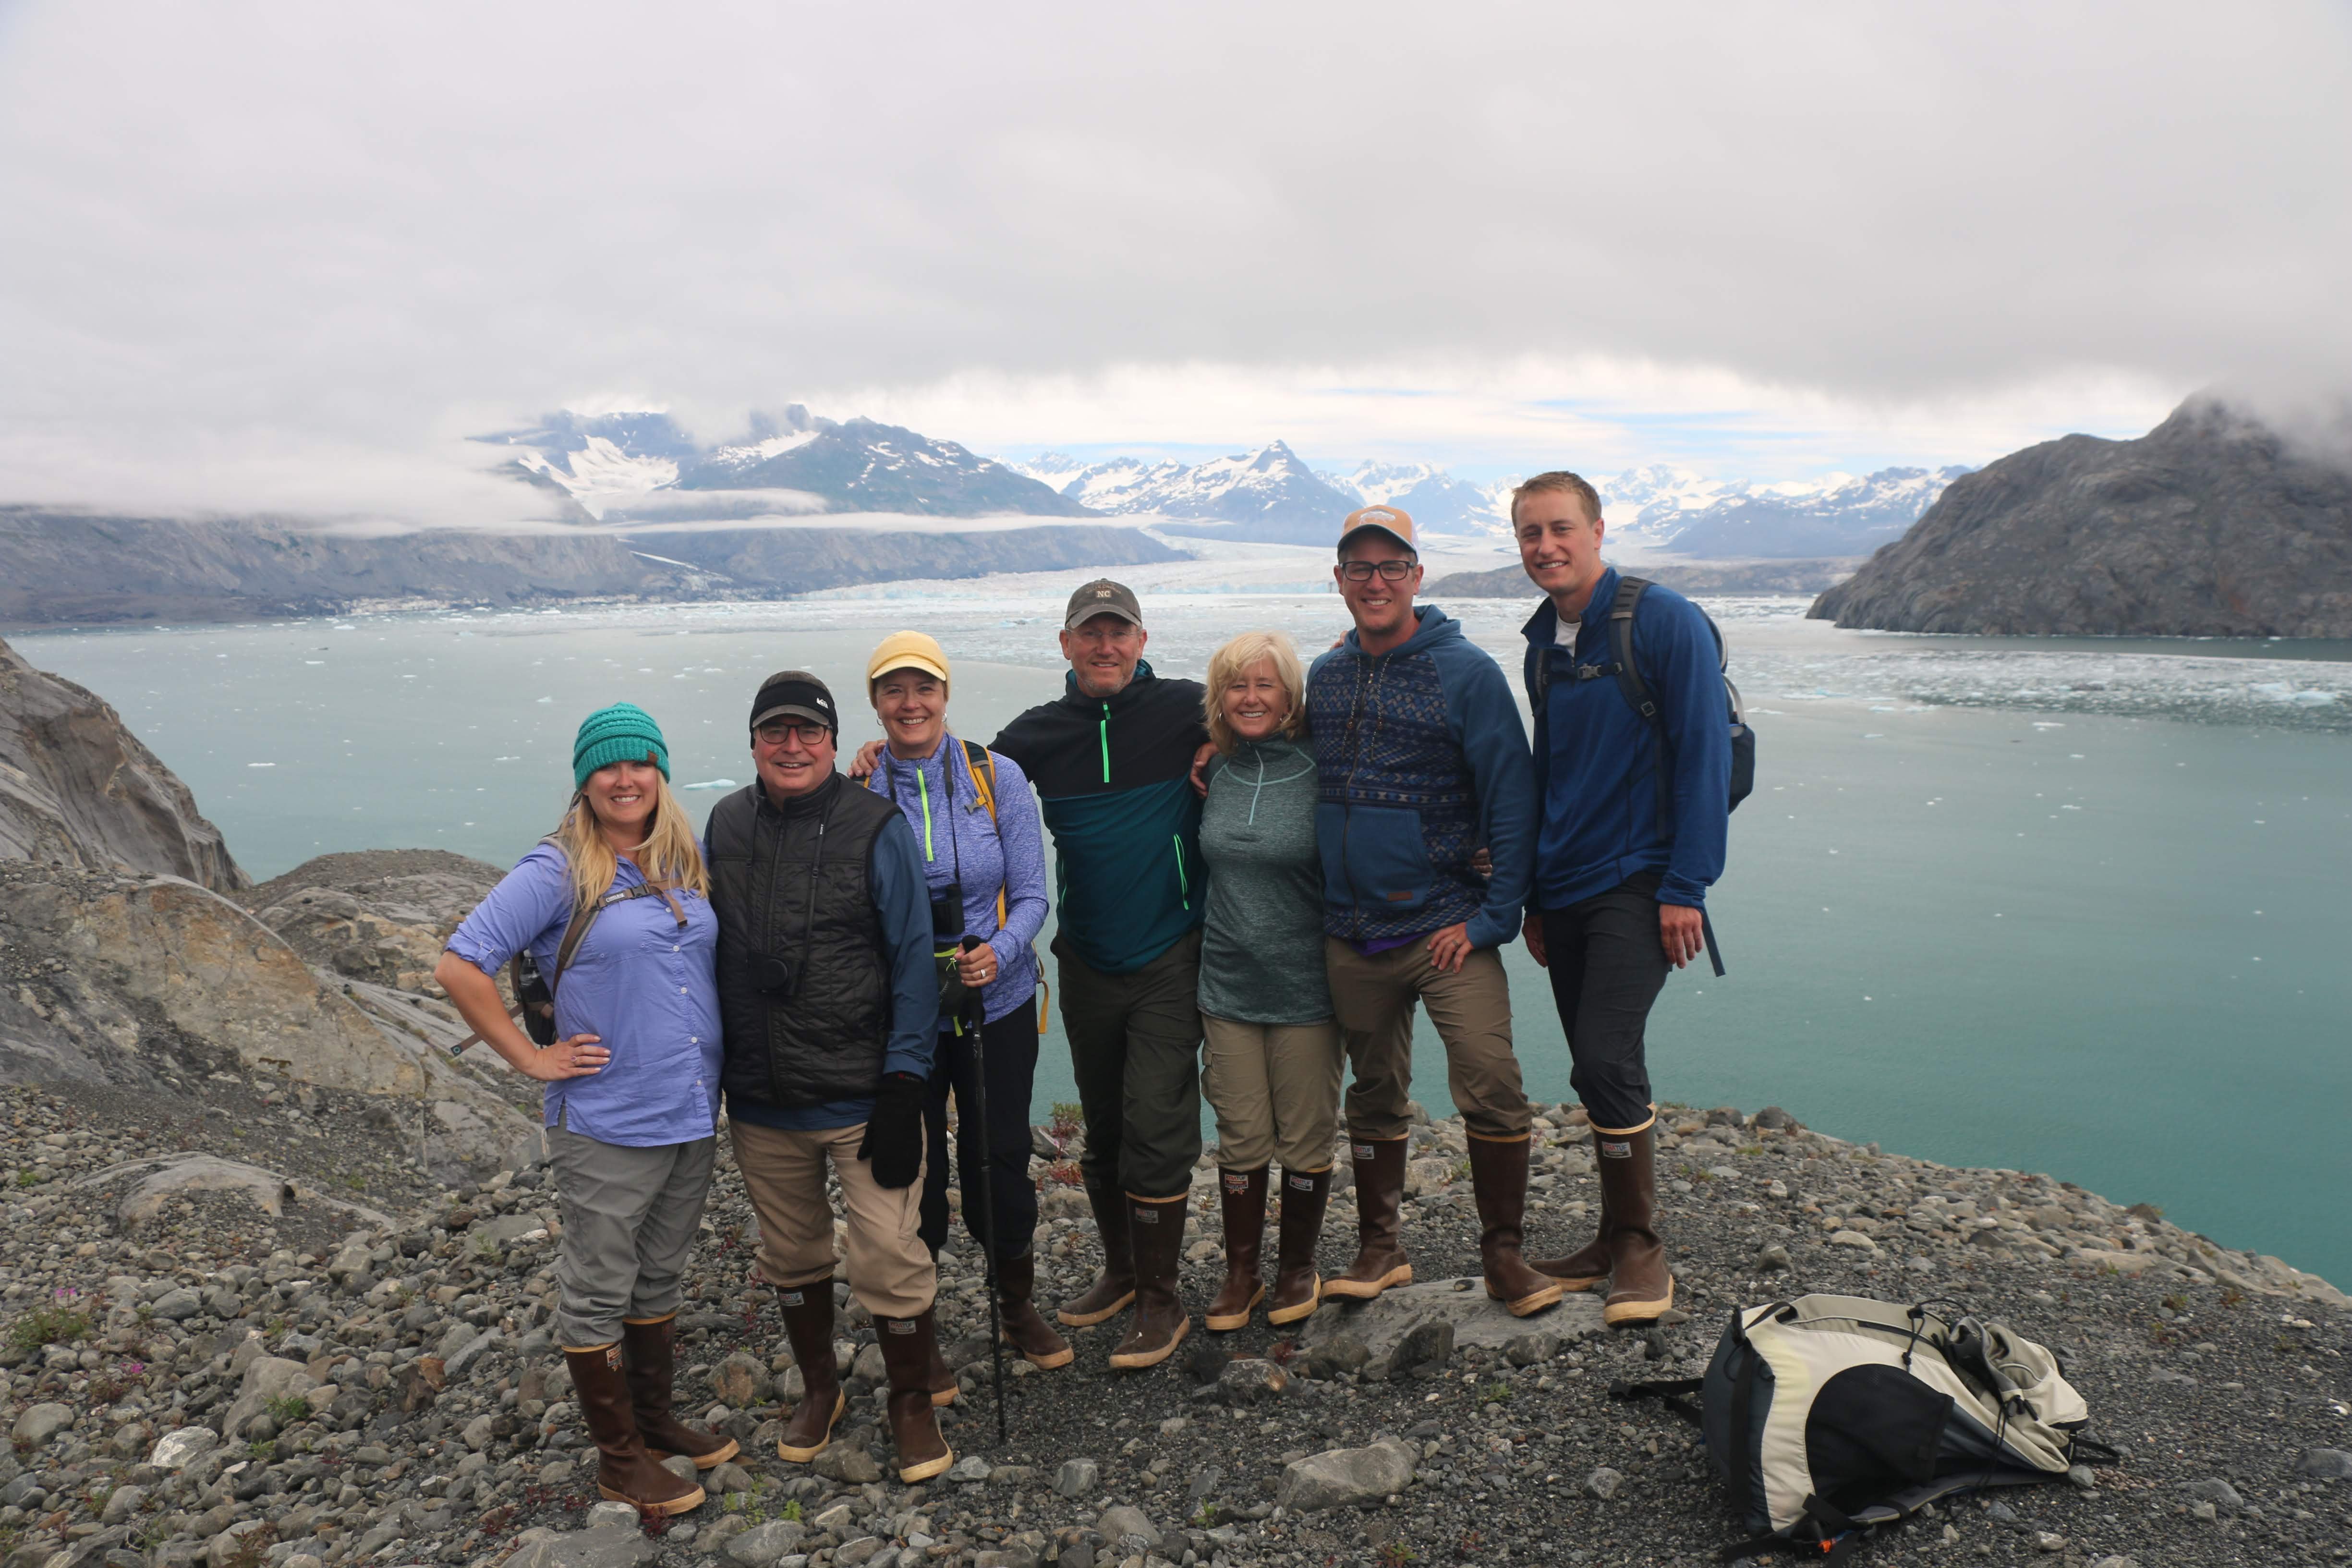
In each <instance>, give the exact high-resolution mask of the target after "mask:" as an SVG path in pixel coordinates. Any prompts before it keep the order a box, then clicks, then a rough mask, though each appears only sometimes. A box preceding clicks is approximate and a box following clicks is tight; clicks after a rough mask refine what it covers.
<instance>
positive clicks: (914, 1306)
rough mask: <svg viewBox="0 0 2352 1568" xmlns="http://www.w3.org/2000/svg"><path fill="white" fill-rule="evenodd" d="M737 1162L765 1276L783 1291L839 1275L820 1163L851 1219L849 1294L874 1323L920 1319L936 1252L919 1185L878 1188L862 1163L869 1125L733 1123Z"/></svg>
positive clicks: (932, 1288)
mask: <svg viewBox="0 0 2352 1568" xmlns="http://www.w3.org/2000/svg"><path fill="white" fill-rule="evenodd" d="M728 1125H729V1127H730V1129H731V1130H732V1131H733V1132H734V1135H735V1164H736V1167H737V1168H738V1169H739V1170H740V1171H741V1172H742V1173H743V1191H744V1193H745V1194H747V1195H748V1196H749V1197H750V1198H751V1209H752V1212H753V1213H755V1214H757V1215H759V1216H760V1275H761V1278H762V1279H766V1280H767V1281H768V1283H769V1284H771V1285H781V1286H783V1287H785V1288H787V1289H789V1288H791V1287H793V1286H795V1285H814V1284H815V1283H816V1282H817V1281H818V1280H821V1279H832V1278H833V1264H834V1254H833V1207H832V1205H829V1204H828V1203H826V1202H825V1197H824V1166H825V1162H826V1161H827V1160H831V1161H832V1162H833V1171H834V1174H835V1176H837V1177H839V1178H840V1181H841V1206H842V1207H843V1208H844V1209H845V1210H847V1211H848V1213H847V1218H848V1221H849V1288H850V1289H852V1290H855V1291H856V1293H857V1299H858V1300H859V1301H861V1302H863V1303H864V1304H865V1307H866V1310H867V1311H869V1312H871V1313H873V1314H874V1315H875V1316H876V1317H877V1318H912V1317H917V1316H919V1315H920V1314H921V1313H922V1312H923V1311H924V1310H925V1309H927V1308H929V1306H930V1304H931V1298H932V1296H933V1295H934V1294H936V1293H937V1291H938V1289H939V1275H938V1273H937V1271H936V1270H935V1269H934V1268H933V1267H932V1265H931V1254H930V1249H929V1248H928V1247H925V1246H924V1245H923V1240H922V1237H920V1236H919V1235H917V1234H916V1230H917V1226H919V1223H920V1221H921V1219H922V1205H923V1183H922V1178H921V1177H920V1176H917V1177H916V1179H915V1181H914V1182H913V1183H912V1184H909V1185H908V1186H906V1187H904V1188H901V1189H900V1190H898V1191H897V1192H892V1191H891V1190H890V1189H889V1188H887V1187H883V1186H879V1185H877V1184H876V1183H875V1180H874V1167H873V1166H872V1165H870V1164H868V1163H866V1162H865V1161H864V1160H861V1159H859V1158H858V1157H857V1145H858V1143H859V1142H862V1141H863V1140H864V1138H865V1137H866V1124H865V1123H864V1122H862V1121H861V1122H859V1123H858V1124H857V1125H856V1126H855V1127H827V1128H824V1129H822V1130H820V1131H814V1132H786V1131H782V1130H780V1129H778V1128H773V1127H761V1126H759V1125H757V1124H755V1123H752V1122H749V1121H730V1123H729V1124H728Z"/></svg>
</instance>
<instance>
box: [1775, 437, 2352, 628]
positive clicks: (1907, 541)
mask: <svg viewBox="0 0 2352 1568" xmlns="http://www.w3.org/2000/svg"><path fill="white" fill-rule="evenodd" d="M1808 613H1809V614H1810V615H1811V616H1812V618H1814V619H1816V620H1833V621H1835V622H1836V623H1837V624H1838V625H1840V626H1864V627H1870V628H1873V629H1875V630H1880V631H1906V632H1969V633H1979V634H1991V635H1999V636H2044V637H2046V636H2084V635H2087V636H2100V637H2128V636H2161V637H2352V468H2347V467H2342V466H2338V465H2337V464H2336V463H2333V462H2330V461H2328V460H2326V459H2323V458H2320V457H2318V456H2316V455H2315V454H2313V453H2311V452H2308V451H2305V449H2303V448H2302V447H2297V446H2294V445H2293V444H2290V443H2289V442H2288V441H2286V440H2284V439H2283V438H2282V437H2280V436H2278V435H2277V434H2276V433H2274V432H2273V431H2271V430H2269V429H2266V428H2264V427H2263V426H2261V425H2258V424H2255V423H2254V422H2252V420H2250V419H2249V418H2247V417H2245V416H2242V415H2241V414H2239V413H2237V412H2236V411H2234V410H2232V409H2231V408H2229V407H2226V406H2224V405H2221V404H2220V403H2218V402H2215V401H2213V400H2212V399H2210V398H2204V397H2198V398H2191V399H2190V400H2189V401H2188V402H2187V403H2184V404H2182V405H2180V407H2179V408H2178V409H2176V410H2174V411H2173V413H2172V416H2170V417H2169V418H2168V419H2166V420H2165V422H2164V423H2163V424H2161V425H2159V426H2157V427H2156V428H2155V429H2154V430H2151V431H2150V432H2148V433H2147V435H2146V436H2143V437H2139V438H2138V439H2137V440H2132V441H2103V440H2100V439H2097V438H2096V437H2090V436H2068V437H2063V438H2062V439H2060V440H2056V441H2047V442H2044V443H2042V445H2041V446H2038V447H2027V448H2026V449H2025V450H2023V451H2021V452H2014V453H2011V455H2010V456H2008V457H2006V458H2001V459H2000V461H1999V462H1996V463H1993V464H1991V465H1990V466H1988V467H1986V468H1981V469H1979V470H1978V471H1977V472H1976V473H1973V474H1969V475H1967V476H1965V477H1964V478H1962V479H1958V480H1955V481H1954V482H1953V484H1952V485H1951V487H1950V488H1949V489H1946V490H1945V491H1944V493H1943V495H1942V496H1941V497H1939V498H1938V499H1937V501H1936V504H1935V505H1933V506H1932V507H1929V508H1928V509H1927V514H1926V515H1925V516H1923V517H1922V518H1920V520H1919V521H1918V523H1917V524H1916V526H1914V527H1913V528H1912V530H1911V531H1910V532H1908V533H1906V534H1905V535H1904V536H1903V538H1901V539H1900V540H1898V541H1896V542H1895V543H1893V544H1890V545H1887V546H1885V548H1884V549H1882V550H1880V551H1879V552H1877V553H1876V554H1875V555H1874V556H1872V557H1871V558H1870V559H1869V561H1867V562H1866V563H1864V565H1863V567H1862V569H1861V570H1860V571H1859V572H1856V573H1855V574H1853V576H1852V577H1851V578H1848V579H1847V580H1846V581H1845V582H1843V583H1841V584H1838V585H1837V586H1835V587H1833V588H1832V589H1830V590H1829V591H1828V592H1827V593H1825V594H1823V595H1822V596H1821V597H1820V598H1819V599H1817V600H1815V601H1814V602H1813V607H1812V609H1811V611H1810V612H1808Z"/></svg>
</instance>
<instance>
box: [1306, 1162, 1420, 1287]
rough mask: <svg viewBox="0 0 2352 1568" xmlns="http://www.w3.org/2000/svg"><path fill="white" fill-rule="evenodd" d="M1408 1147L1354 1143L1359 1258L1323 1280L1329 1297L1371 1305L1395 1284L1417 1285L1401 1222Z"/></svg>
mask: <svg viewBox="0 0 2352 1568" xmlns="http://www.w3.org/2000/svg"><path fill="white" fill-rule="evenodd" d="M1408 1143H1409V1140H1407V1139H1403V1138H1356V1137H1350V1138H1349V1140H1348V1147H1349V1150H1350V1151H1351V1152H1353V1154H1354V1156H1355V1161H1356V1260H1355V1261H1354V1262H1353V1263H1350V1264H1349V1265H1348V1268H1347V1271H1346V1272H1345V1273H1343V1274H1340V1275H1339V1276H1337V1277H1336V1278H1333V1279H1326V1280H1325V1281H1323V1294H1324V1295H1326V1296H1328V1297H1331V1298H1333V1299H1334V1300H1348V1301H1369V1300H1372V1299H1373V1298H1375V1297H1377V1296H1378V1295H1379V1294H1380V1293H1381V1291H1383V1290H1385V1289H1388V1288H1389V1287H1390V1286H1391V1285H1410V1284H1412V1263H1411V1262H1410V1261H1408V1260H1407V1259H1406V1258H1405V1255H1404V1244H1403V1240H1402V1235H1401V1232H1400V1231H1399V1228H1398V1224H1397V1211H1398V1208H1399V1207H1400V1206H1401V1205H1402V1204H1403V1203H1404V1156H1405V1150H1406V1147H1407V1145H1408Z"/></svg>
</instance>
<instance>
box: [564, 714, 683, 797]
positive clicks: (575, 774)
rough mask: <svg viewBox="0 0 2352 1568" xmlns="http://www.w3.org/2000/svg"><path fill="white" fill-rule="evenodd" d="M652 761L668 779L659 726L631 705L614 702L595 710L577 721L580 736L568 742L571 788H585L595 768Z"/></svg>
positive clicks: (665, 746) (665, 754) (666, 755)
mask: <svg viewBox="0 0 2352 1568" xmlns="http://www.w3.org/2000/svg"><path fill="white" fill-rule="evenodd" d="M648 757H650V758H652V759H653V763H654V765H655V766H656V767H657V768H659V769H661V775H662V777H664V778H667V777H669V747H668V746H667V745H666V744H665V743H664V742H663V741H662V732H661V726H660V725H658V724H656V723H655V722H654V716H653V715H652V714H650V713H648V712H646V710H644V709H642V708H640V707H638V706H637V705H636V704H635V703H634V702H615V703H614V704H613V705H612V706H611V707H610V708H599V709H597V710H596V711H594V712H593V713H591V714H589V715H588V717H586V718H585V719H583V720H582V721H580V733H579V734H578V735H577V736H575V737H573V739H572V788H574V789H585V788H586V787H587V785H588V775H589V774H590V773H594V772H595V771H596V770H597V769H598V768H606V767H610V766H612V765H613V764H614V763H642V762H644V761H645V760H646V758H648Z"/></svg>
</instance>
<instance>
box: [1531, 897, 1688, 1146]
mask: <svg viewBox="0 0 2352 1568" xmlns="http://www.w3.org/2000/svg"><path fill="white" fill-rule="evenodd" d="M1658 883H1659V878H1658V876H1657V874H1656V873H1655V872H1649V871H1645V872H1643V874H1642V875H1640V876H1638V877H1633V878H1630V879H1627V880H1625V881H1623V882H1621V883H1619V884H1618V885H1617V886H1616V887H1614V888H1612V889H1609V890H1608V891H1607V892H1605V893H1597V894H1595V895H1594V896H1592V897H1591V898H1589V899H1584V900H1580V901H1578V902H1576V903H1573V904H1570V905H1569V906H1568V908H1566V909H1564V910H1544V912H1543V933H1544V951H1545V956H1546V957H1547V958H1548V959H1549V961H1550V962H1549V965H1548V966H1547V970H1546V973H1549V975H1550V976H1551V997H1552V1001H1553V1003H1554V1004H1555V1005H1558V1007H1559V1026H1560V1028H1561V1029H1562V1030H1564V1031H1565V1032H1566V1033H1567V1035H1568V1053H1569V1055H1570V1058H1573V1059H1574V1062H1575V1066H1574V1067H1573V1068H1570V1071H1569V1075H1568V1080H1569V1082H1570V1084H1571V1085H1573V1086H1574V1087H1575V1089H1576V1098H1577V1099H1579V1100H1582V1101H1583V1102H1584V1112H1585V1114H1586V1115H1588V1116H1590V1117H1591V1118H1592V1124H1593V1126H1595V1127H1598V1128H1602V1129H1605V1130H1607V1131H1612V1132H1623V1131H1636V1130H1639V1129H1641V1128H1643V1127H1646V1126H1648V1125H1649V1123H1650V1120H1651V1117H1652V1115H1653V1112H1652V1111H1651V1110H1650V1064H1649V1061H1648V1058H1647V1056H1646V1053H1645V1049H1644V1045H1643V1037H1644V1035H1645V1033H1646V1031H1647V1030H1648V1027H1649V1023H1650V1008H1651V1006H1652V1005H1653V1004H1654V1003H1655V1002H1656V1001H1657V999H1658V993H1659V992H1660V991H1661V990H1663V989H1664V986H1665V984H1666V975H1667V973H1669V971H1670V969H1671V968H1672V966H1671V965H1670V964H1668V963H1667V962H1666V950H1665V946H1664V943H1663V942H1661V941H1660V940H1659V938H1658Z"/></svg>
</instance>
